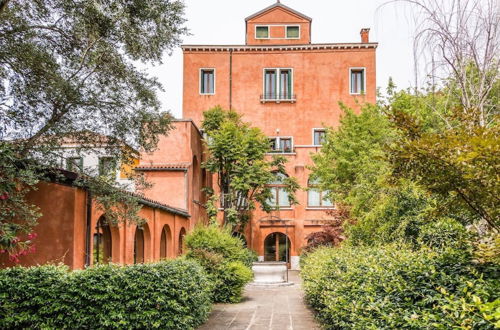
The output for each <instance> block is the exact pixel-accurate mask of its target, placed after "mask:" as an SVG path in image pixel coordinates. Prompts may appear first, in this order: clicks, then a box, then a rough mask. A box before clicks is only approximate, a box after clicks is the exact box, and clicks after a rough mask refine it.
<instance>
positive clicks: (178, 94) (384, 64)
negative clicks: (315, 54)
mask: <svg viewBox="0 0 500 330" xmlns="http://www.w3.org/2000/svg"><path fill="white" fill-rule="evenodd" d="M274 2H275V1H273V0H251V1H247V0H209V1H207V0H185V4H186V18H187V22H186V26H187V27H188V28H189V30H190V32H191V35H190V36H186V37H185V38H184V44H205V45H206V44H211V45H212V44H213V45H224V44H244V43H245V17H247V16H250V15H251V14H253V13H255V12H257V11H259V10H261V9H264V8H265V7H267V6H269V5H271V4H273V3H274ZM386 2H387V0H282V3H283V4H285V5H287V6H289V7H291V8H293V9H295V10H298V11H300V12H301V13H303V14H305V15H307V16H309V17H311V18H312V19H313V21H312V42H313V43H323V42H324V43H335V42H359V41H360V35H359V31H360V29H361V28H365V27H368V28H371V31H370V41H374V42H379V47H378V49H377V86H379V87H383V88H385V87H386V86H387V81H388V79H389V77H393V79H394V81H395V83H396V85H397V86H398V87H399V88H407V87H410V86H413V80H414V78H413V76H414V75H413V56H412V42H413V36H412V31H413V28H411V27H410V25H411V23H410V22H411V18H409V17H408V16H409V15H408V12H405V10H403V8H402V7H401V4H398V5H396V4H389V5H385V6H382V5H383V4H384V3H386ZM148 71H149V72H150V74H151V75H153V76H156V77H158V79H159V80H160V82H161V83H162V84H163V87H164V89H165V92H162V93H161V94H160V100H161V102H162V104H163V108H164V109H165V110H170V111H171V112H172V114H173V115H174V116H175V117H177V118H181V117H182V51H181V50H180V48H179V49H176V50H175V51H174V52H173V54H172V56H167V55H166V56H165V58H164V61H163V64H162V65H160V66H156V67H153V68H149V69H148Z"/></svg>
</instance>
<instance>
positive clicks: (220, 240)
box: [186, 225, 256, 303]
mask: <svg viewBox="0 0 500 330" xmlns="http://www.w3.org/2000/svg"><path fill="white" fill-rule="evenodd" d="M186 247H187V248H188V251H187V254H186V258H188V259H194V260H196V261H198V262H199V263H200V264H201V265H202V266H203V267H204V268H205V270H206V271H207V273H208V277H209V278H210V280H211V282H212V284H213V294H212V299H213V301H214V302H226V303H228V302H231V303H236V302H239V301H240V300H241V297H242V293H243V288H244V286H245V284H247V283H248V282H250V281H251V280H252V279H253V274H252V271H251V269H250V267H251V265H252V263H253V262H254V261H256V257H255V253H253V252H252V251H250V250H248V249H246V248H245V247H243V242H242V241H241V239H239V238H237V237H233V236H232V235H231V232H230V231H229V229H228V228H220V227H218V226H217V225H210V226H208V227H204V226H199V227H197V228H195V229H194V230H193V231H192V232H191V233H189V234H188V235H187V236H186Z"/></svg>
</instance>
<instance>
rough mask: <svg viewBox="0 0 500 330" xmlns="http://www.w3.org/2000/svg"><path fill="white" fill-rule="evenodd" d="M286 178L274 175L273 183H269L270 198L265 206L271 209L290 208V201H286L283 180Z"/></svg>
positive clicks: (279, 174)
mask: <svg viewBox="0 0 500 330" xmlns="http://www.w3.org/2000/svg"><path fill="white" fill-rule="evenodd" d="M286 178H287V176H286V175H285V174H282V173H276V174H275V179H274V181H272V182H270V183H269V188H270V190H271V198H269V199H268V200H267V204H269V205H270V206H272V207H275V208H280V207H285V208H288V207H290V206H291V205H290V200H289V199H288V192H287V191H286V184H285V179H286Z"/></svg>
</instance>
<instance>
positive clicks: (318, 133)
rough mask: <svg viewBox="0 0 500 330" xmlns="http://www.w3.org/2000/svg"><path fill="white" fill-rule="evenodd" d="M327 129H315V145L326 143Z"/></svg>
mask: <svg viewBox="0 0 500 330" xmlns="http://www.w3.org/2000/svg"><path fill="white" fill-rule="evenodd" d="M325 138H326V131H325V130H324V129H315V130H314V141H313V143H314V145H315V146H322V145H323V143H325Z"/></svg>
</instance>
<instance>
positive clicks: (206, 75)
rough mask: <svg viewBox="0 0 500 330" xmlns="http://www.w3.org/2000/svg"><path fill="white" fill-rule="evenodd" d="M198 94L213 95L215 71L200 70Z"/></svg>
mask: <svg viewBox="0 0 500 330" xmlns="http://www.w3.org/2000/svg"><path fill="white" fill-rule="evenodd" d="M200 94H215V69H201V70H200Z"/></svg>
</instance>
